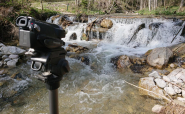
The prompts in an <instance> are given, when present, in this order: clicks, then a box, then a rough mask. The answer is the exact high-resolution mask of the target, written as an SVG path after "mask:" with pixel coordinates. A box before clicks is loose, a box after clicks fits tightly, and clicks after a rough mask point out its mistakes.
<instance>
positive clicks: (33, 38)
mask: <svg viewBox="0 0 185 114" xmlns="http://www.w3.org/2000/svg"><path fill="white" fill-rule="evenodd" d="M16 25H17V26H18V27H19V45H20V46H24V47H28V48H33V49H34V51H29V52H27V54H28V55H31V60H32V65H31V68H32V69H33V70H35V71H44V73H42V75H38V76H37V78H38V79H39V80H42V81H44V82H46V83H54V82H56V81H58V80H59V81H60V80H61V79H62V76H63V75H64V74H65V73H67V72H69V69H70V68H69V65H68V61H67V60H66V59H65V55H66V53H67V52H66V51H65V50H64V48H62V47H61V46H64V45H65V42H64V41H62V40H61V38H64V37H65V30H63V29H62V28H61V27H60V26H58V25H55V24H50V23H46V22H42V21H38V20H36V19H34V18H32V17H27V16H20V17H18V18H17V19H16ZM53 74H54V75H53Z"/></svg>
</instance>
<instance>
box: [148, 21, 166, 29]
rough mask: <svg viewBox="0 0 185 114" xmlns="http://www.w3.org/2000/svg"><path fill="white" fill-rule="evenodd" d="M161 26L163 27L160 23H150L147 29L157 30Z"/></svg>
mask: <svg viewBox="0 0 185 114" xmlns="http://www.w3.org/2000/svg"><path fill="white" fill-rule="evenodd" d="M162 25H163V23H161V22H157V23H151V24H150V25H149V29H150V30H152V29H153V28H154V29H155V28H159V27H160V26H162Z"/></svg>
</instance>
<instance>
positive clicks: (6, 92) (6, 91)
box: [2, 90, 17, 98]
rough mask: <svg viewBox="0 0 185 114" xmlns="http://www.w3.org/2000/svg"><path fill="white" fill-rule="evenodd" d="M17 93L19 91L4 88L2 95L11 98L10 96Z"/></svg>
mask: <svg viewBox="0 0 185 114" xmlns="http://www.w3.org/2000/svg"><path fill="white" fill-rule="evenodd" d="M16 93H17V91H14V90H4V91H3V95H2V97H3V98H9V97H12V96H14V95H15V94H16Z"/></svg>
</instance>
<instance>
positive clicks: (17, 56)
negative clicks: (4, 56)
mask: <svg viewBox="0 0 185 114" xmlns="http://www.w3.org/2000/svg"><path fill="white" fill-rule="evenodd" d="M9 58H11V59H17V58H19V55H12V54H11V55H9Z"/></svg>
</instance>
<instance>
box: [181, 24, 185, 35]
mask: <svg viewBox="0 0 185 114" xmlns="http://www.w3.org/2000/svg"><path fill="white" fill-rule="evenodd" d="M184 35H185V25H184V26H183V29H182V32H181V36H184Z"/></svg>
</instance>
